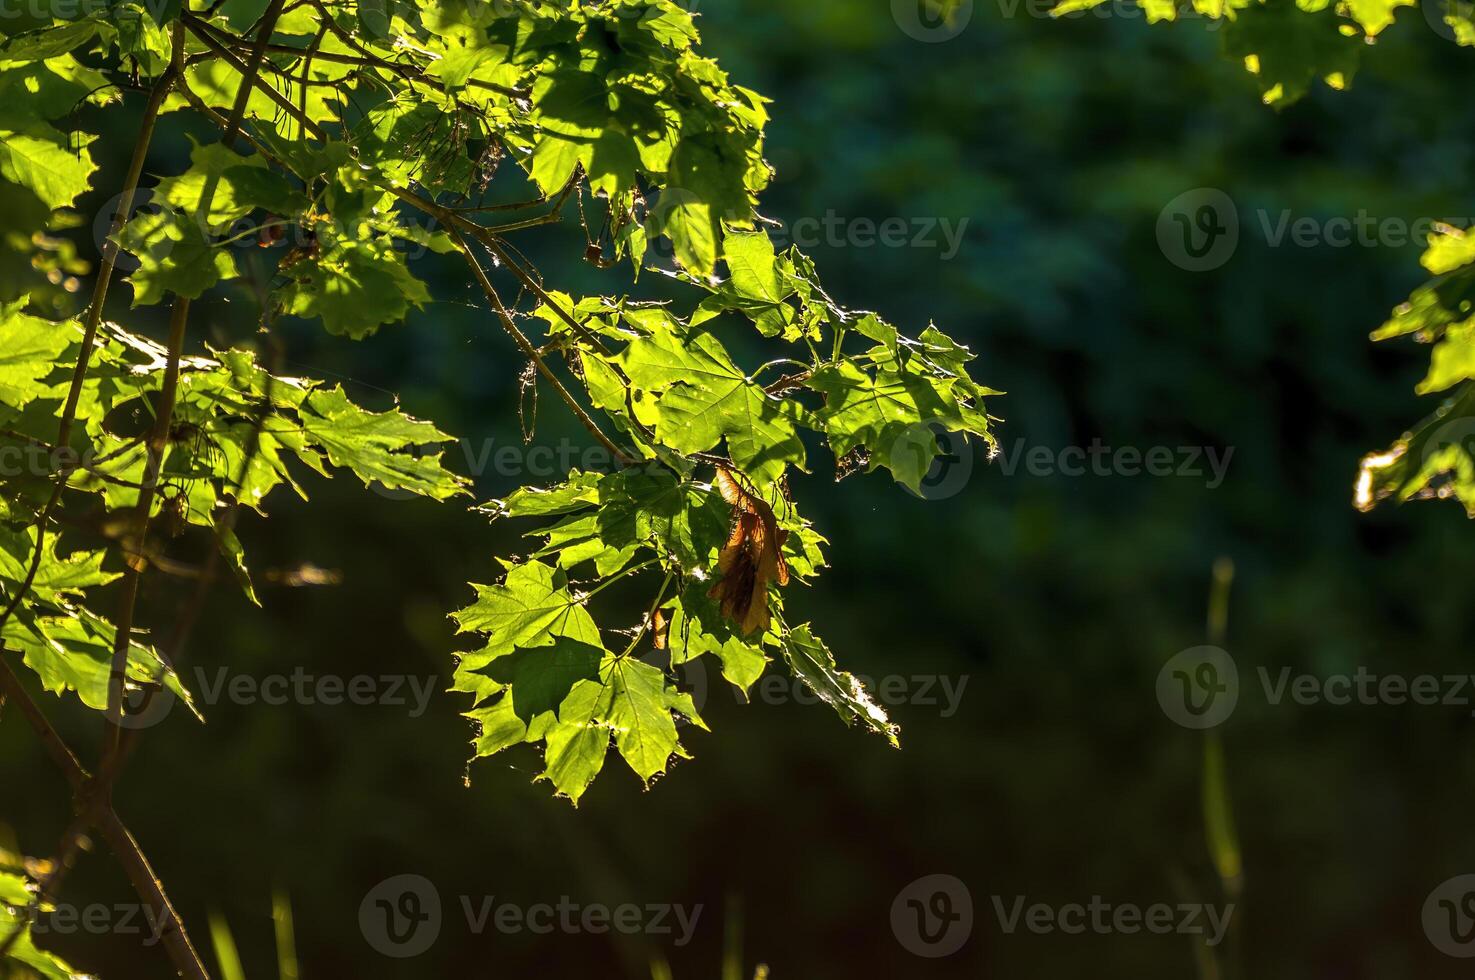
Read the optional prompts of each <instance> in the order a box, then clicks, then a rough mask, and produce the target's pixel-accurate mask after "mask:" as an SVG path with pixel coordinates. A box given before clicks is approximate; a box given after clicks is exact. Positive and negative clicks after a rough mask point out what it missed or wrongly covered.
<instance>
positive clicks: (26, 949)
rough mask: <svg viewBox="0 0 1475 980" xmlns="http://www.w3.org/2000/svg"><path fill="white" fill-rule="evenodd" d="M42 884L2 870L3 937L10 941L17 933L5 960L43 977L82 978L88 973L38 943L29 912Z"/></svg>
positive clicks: (0, 916)
mask: <svg viewBox="0 0 1475 980" xmlns="http://www.w3.org/2000/svg"><path fill="white" fill-rule="evenodd" d="M39 887H40V886H39V883H38V882H32V881H29V880H27V879H26V877H25V876H24V875H19V874H14V873H12V872H9V871H0V937H5V938H6V939H7V940H8V939H9V937H10V936H11V935H12V934H15V941H14V944H13V945H11V947H10V950H9V952H7V953H6V955H5V957H4V959H5V960H6V961H11V962H14V963H19V964H20V965H21V966H22V967H26V968H29V969H30V970H33V971H35V973H36V975H37V976H39V977H41V980H81V978H83V977H84V975H83V974H82V973H79V972H78V971H76V970H73V969H72V968H71V967H70V966H68V965H67V963H66V961H65V960H63V959H62V958H61V957H59V956H57V955H56V954H55V953H49V952H47V951H46V950H43V949H40V948H39V947H37V946H36V943H35V939H34V938H33V936H32V931H31V927H30V925H29V924H28V922H27V920H26V915H27V914H28V907H29V906H30V905H31V903H32V902H34V901H35V898H36V889H37V888H39ZM7 975H8V973H7ZM21 975H24V972H23V971H22V974H21Z"/></svg>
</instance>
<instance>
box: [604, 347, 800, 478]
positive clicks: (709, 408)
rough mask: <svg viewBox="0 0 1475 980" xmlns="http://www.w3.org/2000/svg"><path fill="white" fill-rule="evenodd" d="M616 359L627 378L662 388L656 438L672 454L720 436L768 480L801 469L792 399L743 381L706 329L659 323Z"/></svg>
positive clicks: (743, 464)
mask: <svg viewBox="0 0 1475 980" xmlns="http://www.w3.org/2000/svg"><path fill="white" fill-rule="evenodd" d="M620 363H621V365H622V366H623V368H624V370H625V374H626V376H627V377H628V378H629V379H630V381H631V383H632V384H634V385H635V386H636V387H638V388H643V389H645V390H647V391H661V392H662V394H661V396H660V398H659V400H658V401H657V403H656V409H657V421H656V438H657V439H659V440H660V441H661V442H662V443H663V444H664V445H666V446H669V447H671V448H672V449H674V450H676V451H677V452H679V453H696V452H705V451H707V450H709V449H711V448H712V447H713V446H716V445H717V443H718V442H720V441H721V440H723V439H724V438H725V439H726V440H727V448H728V451H729V453H730V454H731V455H732V460H733V462H734V463H736V464H737V465H738V466H739V467H740V468H741V469H742V470H743V471H744V472H745V473H747V474H748V475H749V476H750V477H753V478H754V479H756V480H759V481H761V482H764V483H771V482H773V481H774V480H777V479H778V478H779V477H780V476H782V475H783V473H784V470H785V468H786V467H788V466H790V465H793V466H795V467H798V468H799V469H803V468H804V444H803V443H802V442H800V441H799V433H798V430H797V428H796V425H795V423H796V421H797V420H799V419H802V418H803V417H804V411H803V409H802V407H800V406H799V405H798V404H797V403H795V402H792V401H787V400H784V399H779V398H775V397H773V396H771V395H769V394H768V393H767V392H765V391H764V390H763V388H762V387H761V386H759V385H757V384H754V383H753V382H752V381H749V380H748V378H747V376H746V375H744V373H743V372H742V370H741V369H739V368H738V367H737V365H735V364H734V363H733V361H732V358H731V357H729V356H728V353H727V351H726V349H725V348H723V346H722V343H721V342H720V341H719V340H717V338H716V337H715V336H714V335H713V334H712V333H710V332H709V331H707V330H693V331H689V332H685V333H679V332H678V331H677V330H676V329H675V326H674V324H671V323H670V322H667V323H664V324H662V325H661V326H660V328H659V329H657V330H656V332H655V333H653V334H651V335H650V336H648V337H641V338H640V339H638V340H636V341H634V342H633V343H631V344H630V346H629V348H628V349H626V350H625V351H624V353H623V354H622V355H621V357H620Z"/></svg>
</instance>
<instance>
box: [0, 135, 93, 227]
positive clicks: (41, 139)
mask: <svg viewBox="0 0 1475 980" xmlns="http://www.w3.org/2000/svg"><path fill="white" fill-rule="evenodd" d="M34 129H35V132H39V133H41V134H42V135H35V134H33V133H19V132H5V131H0V177H4V178H5V179H6V180H8V181H11V182H12V183H16V184H20V185H21V186H22V187H25V188H27V189H29V190H30V191H31V192H32V193H34V194H35V195H36V196H37V197H39V198H40V199H41V202H42V203H43V204H45V205H46V206H47V207H48V208H52V209H55V208H64V207H70V206H71V205H72V203H73V202H74V201H76V199H77V197H78V195H80V194H82V193H83V192H84V191H86V190H87V187H88V178H89V177H91V176H92V172H93V171H94V170H96V169H97V167H96V165H94V164H93V162H92V154H91V153H90V152H89V151H88V149H87V144H88V143H90V142H91V141H92V137H90V136H86V135H73V136H70V137H66V136H63V135H62V134H61V133H59V132H56V131H55V130H51V129H50V127H35V128H34ZM46 130H50V132H49V133H47V132H46Z"/></svg>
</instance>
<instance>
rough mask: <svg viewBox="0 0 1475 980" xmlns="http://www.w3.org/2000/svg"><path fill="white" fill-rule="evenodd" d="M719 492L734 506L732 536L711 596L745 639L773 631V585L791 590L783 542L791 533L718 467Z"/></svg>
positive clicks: (720, 556)
mask: <svg viewBox="0 0 1475 980" xmlns="http://www.w3.org/2000/svg"><path fill="white" fill-rule="evenodd" d="M717 489H718V490H719V491H721V493H722V499H723V500H725V501H727V502H728V503H729V504H732V530H731V532H729V534H728V536H727V543H726V544H724V545H723V546H722V551H721V552H720V553H719V554H718V556H717V571H718V572H720V573H721V575H722V578H721V579H720V580H718V582H717V584H715V585H713V586H712V588H711V590H710V591H708V593H707V595H708V597H710V598H712V599H716V600H717V601H718V603H719V604H720V605H721V607H722V614H723V615H724V616H726V617H727V618H728V619H731V620H732V621H733V622H735V623H737V624H738V628H739V629H740V630H742V632H743V633H744V635H747V634H751V633H753V632H755V631H756V632H761V631H763V630H766V629H767V628H768V583H769V582H770V581H776V582H778V584H779V585H788V584H789V564H788V562H786V561H785V560H784V553H783V547H784V541H785V540H786V539H787V538H788V536H789V532H788V531H785V530H783V529H781V528H780V527H779V526H778V522H777V521H776V520H775V519H774V516H773V508H772V507H770V506H768V503H767V501H765V500H764V499H763V498H762V497H759V496H758V495H757V494H755V493H752V492H751V491H749V490H748V489H747V488H745V487H744V486H743V485H742V484H741V483H740V482H739V481H738V478H737V477H736V476H735V475H734V474H733V472H732V471H731V470H729V469H727V468H726V467H722V466H719V467H717Z"/></svg>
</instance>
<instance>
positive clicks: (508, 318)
mask: <svg viewBox="0 0 1475 980" xmlns="http://www.w3.org/2000/svg"><path fill="white" fill-rule="evenodd" d="M451 234H452V235H454V236H455V238H456V242H457V244H459V245H460V246H461V253H462V255H464V256H465V258H466V261H467V263H468V264H469V265H470V266H471V269H472V272H473V273H474V274H475V276H476V281H477V283H478V284H479V285H480V286H481V289H482V292H483V293H485V294H486V297H487V299H488V300H490V301H491V304H492V308H493V309H494V310H495V311H496V313H497V317H498V318H499V319H500V320H501V321H502V327H503V329H505V330H506V331H507V333H508V334H509V335H510V336H511V337H512V340H513V342H514V343H516V344H517V346H518V349H519V350H521V351H522V352H523V354H525V355H527V357H528V358H529V359H530V360H531V361H532V362H533V363H534V364H535V365H537V368H538V373H539V374H541V375H543V377H544V378H545V379H546V380H547V381H548V383H549V384H550V385H552V386H553V390H554V391H555V392H556V393H557V394H558V397H559V398H561V399H563V402H564V404H566V405H567V406H568V407H569V410H570V411H572V412H573V413H574V415H575V416H577V417H578V419H579V421H580V422H582V423H583V424H584V428H586V429H588V430H589V433H590V435H592V436H594V438H595V439H597V440H598V441H599V443H600V444H601V445H602V446H604V448H606V449H608V450H609V451H610V452H611V453H612V454H613V455H614V457H615V459H616V460H618V461H619V462H620V464H621V465H623V466H629V465H630V464H631V463H633V462H635V459H634V457H632V456H630V455H629V454H628V453H626V452H625V451H624V450H623V449H621V448H620V447H619V446H616V445H615V444H614V443H613V442H611V441H610V438H609V436H607V435H605V434H604V433H603V432H602V431H601V430H600V428H599V425H598V424H597V423H596V422H595V421H594V419H592V418H590V417H589V413H588V412H586V411H584V407H583V406H582V405H580V404H579V403H578V402H577V401H575V400H574V396H573V395H571V394H569V390H568V389H567V388H565V387H564V385H563V382H562V381H560V380H558V376H557V375H555V374H554V373H553V370H552V369H551V368H549V367H548V364H547V362H545V361H544V360H543V357H542V355H540V354H539V353H538V349H537V348H536V347H534V346H533V343H532V341H530V340H528V338H527V335H526V334H524V333H523V332H522V331H521V330H519V329H518V327H517V323H516V322H514V321H513V319H512V314H511V313H509V312H508V311H507V307H506V306H504V305H503V303H502V297H501V296H499V295H498V294H497V290H496V288H495V287H493V286H492V283H491V280H490V279H488V278H487V274H486V271H485V270H484V269H482V267H481V263H480V262H478V261H477V259H476V255H475V254H474V253H473V252H472V251H471V246H470V245H469V244H468V243H467V241H466V239H465V237H464V236H462V234H461V233H460V231H459V230H457V229H455V228H452V229H451Z"/></svg>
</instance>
